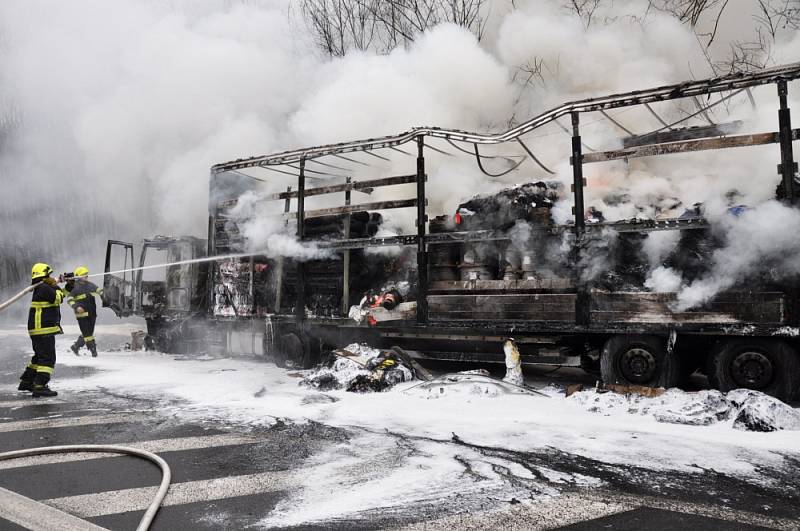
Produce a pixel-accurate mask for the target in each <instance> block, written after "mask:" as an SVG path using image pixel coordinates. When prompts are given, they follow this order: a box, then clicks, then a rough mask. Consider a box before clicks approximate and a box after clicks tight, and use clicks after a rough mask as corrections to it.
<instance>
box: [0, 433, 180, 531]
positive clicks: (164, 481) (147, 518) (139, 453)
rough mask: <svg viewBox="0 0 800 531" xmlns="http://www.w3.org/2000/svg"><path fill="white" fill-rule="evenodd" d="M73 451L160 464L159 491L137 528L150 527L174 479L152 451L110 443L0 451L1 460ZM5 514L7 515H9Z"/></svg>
mask: <svg viewBox="0 0 800 531" xmlns="http://www.w3.org/2000/svg"><path fill="white" fill-rule="evenodd" d="M72 452H102V453H116V454H126V455H133V456H135V457H141V458H142V459H147V460H149V461H152V462H153V463H155V464H156V465H158V467H159V468H161V484H160V485H159V487H158V491H156V495H155V497H154V498H153V501H152V502H151V503H150V505H149V506H148V507H147V510H146V511H145V513H144V516H142V519H141V520H140V521H139V526H138V527H137V528H136V531H147V530H148V529H149V528H150V525H151V524H152V523H153V519H154V518H155V516H156V513H157V512H158V509H159V508H160V507H161V503H162V502H163V501H164V497H165V496H166V495H167V491H168V490H169V484H170V482H171V481H172V471H171V470H170V468H169V465H168V464H167V462H166V461H164V459H162V458H161V457H159V456H157V455H156V454H154V453H152V452H148V451H146V450H139V449H137V448H130V447H128V446H117V445H110V444H76V445H67V446H44V447H41V448H29V449H27V450H15V451H12V452H5V453H0V461H4V460H7V459H16V458H19V457H33V456H39V455H48V454H65V453H72ZM5 516H6V517H7V516H8V515H5Z"/></svg>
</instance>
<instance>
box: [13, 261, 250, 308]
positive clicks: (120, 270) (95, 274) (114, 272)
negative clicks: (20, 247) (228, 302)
mask: <svg viewBox="0 0 800 531" xmlns="http://www.w3.org/2000/svg"><path fill="white" fill-rule="evenodd" d="M261 254H263V252H262V253H245V254H228V255H223V256H207V257H205V258H192V259H190V260H180V261H178V262H169V263H166V264H153V265H147V266H140V267H130V268H128V269H118V270H116V271H106V272H103V273H92V274H91V275H85V277H86V278H92V277H104V276H106V275H117V274H120V273H131V272H133V271H145V270H147V269H158V268H161V267H170V266H177V265H189V264H200V263H203V262H214V261H216V260H228V259H231V258H249V257H251V256H259V255H261ZM38 285H39V283H36V284H31V285H30V286H28V287H27V288H25V289H23V290H22V291H20V292H19V293H17V294H16V295H14V296H13V297H11V298H10V299H8V300H7V301H5V302H3V303H0V312H1V311H3V310H5V309H6V308H8V307H9V306H11V305H12V304H14V303H15V302H17V301H18V300H19V299H21V298H22V297H24V296H25V294H26V293H30V292H31V291H33V289H34V288H35V287H36V286H38Z"/></svg>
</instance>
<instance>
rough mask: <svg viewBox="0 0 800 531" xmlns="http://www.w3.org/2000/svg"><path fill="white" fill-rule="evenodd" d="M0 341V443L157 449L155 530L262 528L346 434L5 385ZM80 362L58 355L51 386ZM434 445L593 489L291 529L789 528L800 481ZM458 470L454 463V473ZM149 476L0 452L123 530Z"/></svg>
mask: <svg viewBox="0 0 800 531" xmlns="http://www.w3.org/2000/svg"><path fill="white" fill-rule="evenodd" d="M121 339H122V338H120V340H121ZM108 340H109V339H108V338H106V341H108ZM0 341H2V342H3V343H2V345H0V353H2V354H3V355H2V356H0V452H5V451H10V450H17V449H23V448H32V447H40V446H50V445H65V444H103V443H111V444H121V445H128V446H134V447H141V448H144V449H147V450H150V451H153V452H156V453H157V454H159V455H160V456H161V457H163V458H164V459H165V460H166V461H167V463H168V464H169V465H170V467H171V469H172V473H173V480H172V487H171V489H170V494H169V495H168V497H167V499H166V500H165V504H164V506H163V507H162V509H161V510H160V512H159V514H158V517H157V519H156V521H155V524H154V526H153V527H152V529H154V530H182V529H192V530H206V529H208V530H211V529H247V528H254V529H258V528H262V527H264V526H263V525H261V524H259V522H261V521H262V520H263V519H264V518H266V517H268V516H269V515H270V513H271V511H272V510H273V509H274V508H275V506H276V504H278V502H279V501H280V500H282V499H284V498H286V497H287V496H288V495H289V493H291V491H292V488H293V485H294V483H295V477H296V475H297V473H298V472H299V471H302V470H303V469H304V468H305V467H307V466H309V465H308V463H309V461H311V460H312V459H311V458H313V457H314V456H316V455H319V453H320V452H322V451H324V450H325V449H326V448H328V447H330V446H331V445H334V444H342V443H345V444H347V442H348V441H349V440H351V438H353V437H354V436H356V435H357V434H355V433H353V432H350V431H346V430H342V429H338V428H331V427H328V426H324V425H321V424H316V423H305V424H302V425H298V424H290V423H278V424H277V425H275V426H272V427H271V428H261V429H255V428H251V427H239V426H231V425H230V424H229V423H227V422H224V421H222V420H220V419H213V418H209V419H204V420H198V421H192V422H186V421H184V420H180V419H178V418H175V417H166V416H163V415H162V414H160V413H159V411H158V406H159V403H158V402H156V401H149V400H146V399H142V398H132V397H126V396H121V395H119V394H116V393H114V391H113V390H97V391H93V392H90V393H85V394H80V395H76V394H64V395H62V396H59V397H57V398H55V399H33V398H32V397H30V395H29V394H27V393H18V392H16V391H15V389H16V381H17V377H18V372H19V370H20V369H21V367H20V366H19V365H20V363H19V361H20V357H19V355H12V353H13V352H15V351H18V350H20V349H21V350H28V349H29V343H28V340H27V338H26V337H24V336H18V337H7V338H3V339H2V340H0ZM61 355H65V354H61ZM88 370H91V369H86V368H70V367H64V366H62V367H60V368H58V372H57V380H56V381H55V383H54V385H53V387H54V388H57V387H58V385H57V383H58V380H60V379H67V378H81V377H83V376H85V375H86V374H87V371H88ZM385 436H386V437H389V438H395V439H396V442H397V444H398V445H405V446H406V447H413V444H414V441H413V440H408V441H405V440H404V439H407V438H408V437H403V436H399V435H394V434H388V433H387V434H386V435H385ZM447 444H450V445H455V446H458V445H463V446H465V451H466V450H469V451H471V452H474V453H476V454H477V455H482V456H485V458H486V459H492V460H494V461H498V460H504V462H508V463H516V464H520V465H522V466H525V467H528V468H530V469H535V467H536V465H537V464H547V466H548V467H550V468H555V469H557V470H559V471H563V472H564V473H565V474H584V475H589V476H593V477H597V478H600V479H602V480H603V485H604V486H603V487H602V488H570V487H569V486H566V487H564V486H563V485H562V486H560V487H559V492H560V495H559V496H549V497H542V501H541V503H538V504H534V505H530V504H522V503H519V502H518V501H517V500H515V499H513V498H512V499H508V500H504V501H503V502H502V503H500V504H499V505H498V503H496V500H495V501H494V502H493V503H488V502H487V503H485V504H482V503H480V500H471V501H469V503H466V502H464V503H462V504H459V503H454V502H453V500H451V499H448V498H447V497H446V496H443V497H442V498H441V500H440V501H437V498H436V497H435V496H433V497H432V498H431V499H429V500H428V501H426V502H425V503H420V504H419V505H412V506H409V507H405V508H403V509H402V510H392V511H385V512H383V511H380V510H375V511H372V512H369V513H368V514H361V515H357V516H355V517H354V516H352V515H351V516H347V517H343V518H336V519H332V520H329V521H322V522H320V521H313V522H308V523H306V524H302V525H298V526H295V527H294V529H386V528H401V529H409V530H411V529H451V530H452V529H498V528H508V529H569V530H588V529H612V530H634V529H636V530H639V529H683V528H693V529H697V530H723V529H725V530H729V529H741V530H746V529H764V528H773V529H800V520H799V518H800V483H799V482H798V479H796V474H792V473H791V471H789V472H786V471H775V474H783V476H778V477H775V480H776V482H775V484H773V485H771V486H770V485H757V484H751V483H748V482H746V481H743V480H739V479H736V478H731V477H726V476H721V475H719V474H715V473H713V472H711V471H709V472H708V473H706V474H692V475H691V476H689V475H682V474H679V473H670V472H657V471H652V470H645V469H637V468H635V467H622V466H612V465H609V464H607V463H599V462H595V461H592V460H589V459H586V458H581V457H578V456H575V455H569V454H565V453H562V452H559V451H558V450H556V449H552V448H549V449H544V450H542V451H541V452H537V453H514V452H509V451H507V450H504V449H502V448H483V447H474V446H473V447H469V448H466V447H467V446H469V445H466V444H465V443H463V442H461V441H459V440H457V439H454V440H453V441H450V442H448V443H447ZM388 466H404V463H402V462H398V463H397V464H395V465H388ZM797 471H800V463H798V469H797ZM468 475H469V470H465V480H467V479H468ZM159 481H160V472H159V470H158V468H157V467H155V466H154V465H152V464H150V463H149V462H146V461H143V460H139V459H137V458H134V457H123V456H111V455H96V454H74V455H69V456H51V457H46V458H26V459H19V460H15V461H2V462H0V487H2V488H4V489H7V490H9V491H12V492H14V493H17V494H19V495H21V496H24V497H25V498H27V499H30V500H35V501H38V502H43V503H45V504H46V505H48V506H51V507H55V508H57V509H59V510H60V511H64V512H66V513H68V514H70V515H73V516H77V517H79V518H81V519H83V520H85V521H88V522H91V523H93V524H95V525H97V526H101V527H103V528H107V529H120V530H122V529H134V528H135V527H136V524H137V523H138V520H139V518H140V517H141V515H142V514H143V511H144V509H145V507H146V506H147V504H148V503H149V500H150V498H151V496H152V494H153V493H154V492H155V485H157V484H158V482H159ZM508 481H509V482H515V485H516V486H517V488H519V486H520V485H521V484H522V485H524V483H522V481H523V480H522V479H520V478H516V477H511V476H509V478H508ZM387 495H391V493H387ZM0 503H2V498H1V497H0ZM0 509H2V507H0ZM3 514H6V515H7V514H8V513H6V512H5V511H4V510H0V530H5V529H9V530H15V529H25V528H26V527H24V526H20V525H18V524H15V523H12V522H11V521H9V520H6V519H3V518H2V516H1V515H3ZM45 528H48V527H45ZM53 528H54V526H53Z"/></svg>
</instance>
